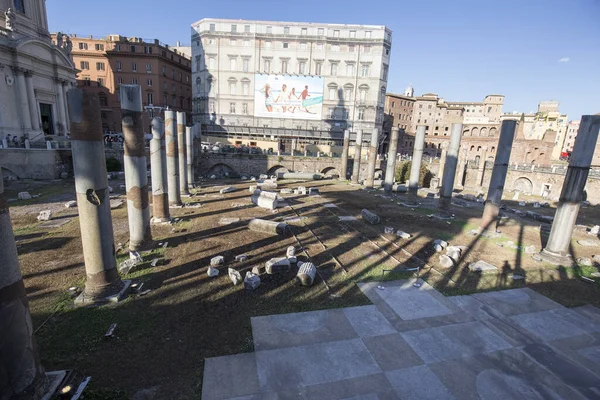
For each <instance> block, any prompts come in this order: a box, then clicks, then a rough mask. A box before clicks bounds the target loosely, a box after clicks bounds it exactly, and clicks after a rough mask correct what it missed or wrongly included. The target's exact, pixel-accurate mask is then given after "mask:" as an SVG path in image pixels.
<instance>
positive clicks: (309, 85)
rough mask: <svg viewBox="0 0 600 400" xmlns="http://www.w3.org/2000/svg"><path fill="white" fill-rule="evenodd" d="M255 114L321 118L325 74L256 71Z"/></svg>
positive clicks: (274, 116)
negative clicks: (277, 73)
mask: <svg viewBox="0 0 600 400" xmlns="http://www.w3.org/2000/svg"><path fill="white" fill-rule="evenodd" d="M254 82H255V84H254V85H255V86H254V116H255V117H271V118H290V119H312V120H320V119H321V111H322V110H323V78H321V77H319V76H289V75H271V74H256V75H255V76H254Z"/></svg>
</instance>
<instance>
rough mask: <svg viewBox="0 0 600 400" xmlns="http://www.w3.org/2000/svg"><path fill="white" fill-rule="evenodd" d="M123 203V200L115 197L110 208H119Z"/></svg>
mask: <svg viewBox="0 0 600 400" xmlns="http://www.w3.org/2000/svg"><path fill="white" fill-rule="evenodd" d="M122 205H123V200H120V199H114V200H111V201H110V209H111V210H114V209H115V208H119V207H121V206H122Z"/></svg>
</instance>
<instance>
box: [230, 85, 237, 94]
mask: <svg viewBox="0 0 600 400" xmlns="http://www.w3.org/2000/svg"><path fill="white" fill-rule="evenodd" d="M235 89H236V84H235V82H229V94H231V95H235V94H236V90H235Z"/></svg>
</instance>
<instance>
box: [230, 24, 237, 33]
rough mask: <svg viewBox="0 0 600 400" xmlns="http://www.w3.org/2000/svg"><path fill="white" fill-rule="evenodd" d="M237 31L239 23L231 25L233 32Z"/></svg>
mask: <svg viewBox="0 0 600 400" xmlns="http://www.w3.org/2000/svg"><path fill="white" fill-rule="evenodd" d="M236 32H237V25H231V33H236Z"/></svg>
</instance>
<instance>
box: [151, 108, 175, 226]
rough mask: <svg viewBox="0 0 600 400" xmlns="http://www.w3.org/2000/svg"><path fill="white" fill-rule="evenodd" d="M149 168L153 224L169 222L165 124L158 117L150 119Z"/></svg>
mask: <svg viewBox="0 0 600 400" xmlns="http://www.w3.org/2000/svg"><path fill="white" fill-rule="evenodd" d="M150 168H151V169H152V220H151V221H150V222H151V223H153V224H160V223H164V222H169V221H170V220H171V216H170V214H169V195H168V194H167V153H166V152H165V123H164V122H163V120H162V119H161V118H160V117H154V118H153V119H152V140H151V141H150Z"/></svg>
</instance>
